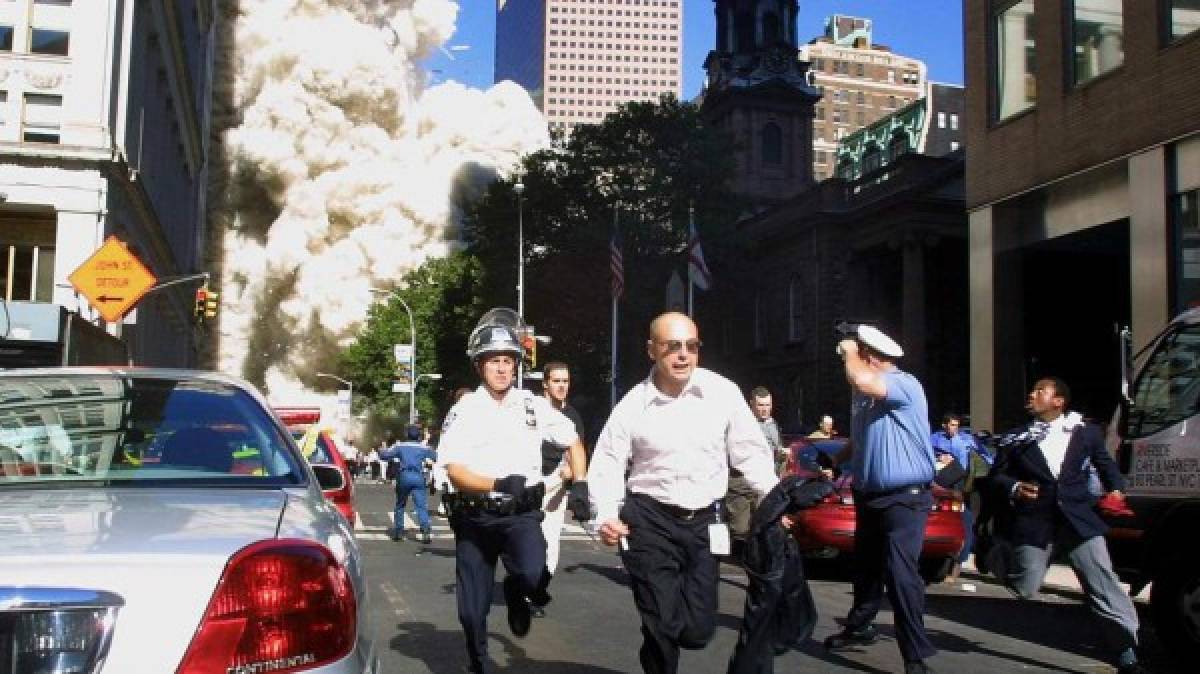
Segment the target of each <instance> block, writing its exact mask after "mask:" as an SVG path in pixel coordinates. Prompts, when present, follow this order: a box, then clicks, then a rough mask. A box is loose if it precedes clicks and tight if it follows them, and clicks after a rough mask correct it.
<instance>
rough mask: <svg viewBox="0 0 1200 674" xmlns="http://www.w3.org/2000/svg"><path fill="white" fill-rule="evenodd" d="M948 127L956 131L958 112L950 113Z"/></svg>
mask: <svg viewBox="0 0 1200 674" xmlns="http://www.w3.org/2000/svg"><path fill="white" fill-rule="evenodd" d="M950 128H951V129H953V130H955V131H958V113H956V112H952V113H950Z"/></svg>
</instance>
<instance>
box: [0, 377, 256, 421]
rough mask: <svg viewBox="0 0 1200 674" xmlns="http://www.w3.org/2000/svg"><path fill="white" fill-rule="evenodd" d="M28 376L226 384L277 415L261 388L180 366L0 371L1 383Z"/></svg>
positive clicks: (241, 380) (236, 379)
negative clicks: (120, 378)
mask: <svg viewBox="0 0 1200 674" xmlns="http://www.w3.org/2000/svg"><path fill="white" fill-rule="evenodd" d="M29 377H122V378H131V379H168V380H170V379H174V380H178V381H204V382H211V383H214V384H224V385H226V386H232V387H234V388H236V389H239V390H241V391H243V392H245V393H246V394H248V395H250V396H251V397H253V398H254V399H255V400H256V401H258V403H259V404H260V405H262V406H263V407H264V408H266V409H267V411H268V412H269V413H270V414H271V415H272V416H275V412H274V411H273V410H272V408H271V405H270V404H269V403H267V399H266V398H265V397H263V395H262V394H261V393H259V391H258V388H257V387H256V386H254V385H252V384H250V383H249V382H247V381H245V380H243V379H239V378H238V377H234V376H232V375H228V374H225V373H224V372H217V371H215V370H195V369H189V368H178V367H142V366H137V365H129V366H123V365H111V366H95V365H88V366H83V365H79V366H75V365H69V366H64V367H29V368H9V369H0V382H3V381H4V380H5V379H24V378H29Z"/></svg>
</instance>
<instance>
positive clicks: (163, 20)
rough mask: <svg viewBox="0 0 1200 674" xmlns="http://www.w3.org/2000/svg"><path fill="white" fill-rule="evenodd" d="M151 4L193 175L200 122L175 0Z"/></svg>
mask: <svg viewBox="0 0 1200 674" xmlns="http://www.w3.org/2000/svg"><path fill="white" fill-rule="evenodd" d="M199 4H204V3H203V2H201V3H199ZM150 5H151V7H153V8H154V23H155V27H156V28H157V29H158V33H159V34H160V35H162V36H163V37H164V38H165V39H163V40H160V41H159V44H161V45H163V49H165V50H166V54H165V57H166V58H165V59H164V60H165V62H166V64H167V68H168V69H169V71H170V77H168V78H167V80H168V81H169V82H170V83H171V93H172V94H173V95H172V97H171V98H172V100H173V101H174V103H175V114H176V116H177V117H178V118H179V128H180V131H181V134H180V135H181V136H182V137H183V138H182V140H183V153H184V158H185V159H186V160H187V166H188V173H189V174H190V176H191V177H193V178H195V177H196V175H197V174H198V173H199V171H200V165H201V163H202V162H203V160H202V158H201V156H200V154H201V150H200V148H201V147H202V145H201V142H200V135H201V134H200V123H199V120H198V119H197V118H196V102H195V98H194V97H193V89H192V78H191V73H190V72H189V71H188V68H187V56H186V55H185V54H184V49H183V36H182V35H180V34H179V21H180V17H179V11H178V8H177V7H176V6H175V0H155V1H154V2H151V3H150Z"/></svg>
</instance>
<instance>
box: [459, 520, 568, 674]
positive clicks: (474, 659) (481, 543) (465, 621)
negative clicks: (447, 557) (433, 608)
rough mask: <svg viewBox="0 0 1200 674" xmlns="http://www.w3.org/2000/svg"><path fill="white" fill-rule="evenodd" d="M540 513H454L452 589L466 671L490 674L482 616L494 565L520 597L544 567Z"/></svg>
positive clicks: (487, 603) (488, 605) (484, 616)
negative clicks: (515, 581) (501, 565)
mask: <svg viewBox="0 0 1200 674" xmlns="http://www.w3.org/2000/svg"><path fill="white" fill-rule="evenodd" d="M541 522H542V511H540V510H534V511H530V512H527V513H522V514H520V515H492V514H488V513H475V514H470V515H468V514H456V515H454V516H453V517H451V518H450V528H451V529H452V530H453V531H454V562H455V563H454V575H455V580H456V581H457V583H458V585H457V588H456V590H455V592H456V594H457V598H458V622H459V624H461V625H462V628H463V635H464V636H466V639H467V657H468V658H469V659H470V665H471V671H472V672H490V671H492V665H491V663H490V662H489V661H488V658H487V614H488V609H489V608H491V605H492V590H493V586H494V585H495V583H496V560H497V559H501V560H503V562H504V568H505V569H507V570H508V575H509V576H515V577H516V578H517V579H518V582H519V583H520V585H519V586H520V588H521V590H522V594H523V595H524V596H529V595H530V594H532V593H533V591H534V590H535V589H536V588H537V586H538V583H539V581H540V580H541V576H542V572H543V570H544V569H545V568H546V539H545V538H544V537H543V536H542V523H541Z"/></svg>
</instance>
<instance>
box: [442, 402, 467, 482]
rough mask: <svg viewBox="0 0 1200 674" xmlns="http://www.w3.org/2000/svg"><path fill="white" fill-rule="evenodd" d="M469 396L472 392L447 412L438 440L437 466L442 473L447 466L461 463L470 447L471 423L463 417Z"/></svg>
mask: <svg viewBox="0 0 1200 674" xmlns="http://www.w3.org/2000/svg"><path fill="white" fill-rule="evenodd" d="M469 397H470V394H468V395H467V396H464V397H463V399H462V400H459V401H458V402H457V403H455V405H454V407H451V408H450V411H449V412H447V413H446V419H445V421H443V422H442V438H441V440H440V441H439V442H438V452H437V455H438V459H437V465H436V467H435V469H436V470H437V471H440V473H442V474H445V472H446V466H448V465H450V464H452V463H461V462H462V461H463V460H464V458H465V455H464V454H465V452H466V451H467V449H468V448H469V447H470V443H471V439H470V435H471V431H470V427H469V424H467V423H464V420H463V418H462V416H463V412H464V410H465V409H467V408H468V407H469V406H470V403H469V402H468V400H467V398H469Z"/></svg>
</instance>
